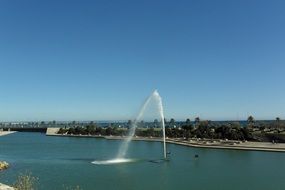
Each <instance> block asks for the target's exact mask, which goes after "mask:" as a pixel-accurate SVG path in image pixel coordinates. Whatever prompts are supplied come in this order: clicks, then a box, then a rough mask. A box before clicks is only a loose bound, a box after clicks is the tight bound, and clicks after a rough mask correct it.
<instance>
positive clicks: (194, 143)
mask: <svg viewBox="0 0 285 190" xmlns="http://www.w3.org/2000/svg"><path fill="white" fill-rule="evenodd" d="M46 135H47V136H58V137H79V138H104V139H107V140H124V139H126V137H120V136H101V135H67V134H66V135H62V134H55V133H53V134H51V133H47V134H46ZM132 140H133V141H152V142H162V139H160V138H151V137H133V138H132ZM166 143H169V144H176V145H181V146H188V147H194V148H211V149H230V150H244V151H267V152H285V143H278V144H273V143H270V142H251V141H245V142H242V141H237V140H218V139H216V140H200V139H190V140H185V139H179V138H177V139H173V138H172V139H170V138H168V139H166Z"/></svg>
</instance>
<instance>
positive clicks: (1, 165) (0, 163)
mask: <svg viewBox="0 0 285 190" xmlns="http://www.w3.org/2000/svg"><path fill="white" fill-rule="evenodd" d="M8 167H9V164H8V163H7V162H5V161H0V171H1V170H5V169H7V168H8Z"/></svg>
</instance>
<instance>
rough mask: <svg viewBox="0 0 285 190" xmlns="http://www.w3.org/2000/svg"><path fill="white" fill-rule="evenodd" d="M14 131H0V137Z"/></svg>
mask: <svg viewBox="0 0 285 190" xmlns="http://www.w3.org/2000/svg"><path fill="white" fill-rule="evenodd" d="M13 133H16V131H0V137H1V136H5V135H10V134H13Z"/></svg>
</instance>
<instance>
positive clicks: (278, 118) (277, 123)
mask: <svg viewBox="0 0 285 190" xmlns="http://www.w3.org/2000/svg"><path fill="white" fill-rule="evenodd" d="M275 121H276V128H277V129H278V128H279V126H280V117H276V120H275Z"/></svg>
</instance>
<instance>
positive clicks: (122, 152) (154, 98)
mask: <svg viewBox="0 0 285 190" xmlns="http://www.w3.org/2000/svg"><path fill="white" fill-rule="evenodd" d="M151 102H155V104H156V109H157V111H158V113H159V117H160V119H161V127H162V133H163V158H164V159H167V153H166V142H165V122H164V112H163V105H162V99H161V97H160V95H159V93H158V91H157V90H155V91H154V92H153V93H152V94H151V95H150V96H149V97H148V98H147V99H146V101H145V103H144V104H143V106H142V108H141V109H140V112H139V114H138V115H137V117H136V118H135V120H133V122H132V124H131V127H130V130H129V134H128V136H127V138H126V139H125V140H124V141H123V142H122V145H121V146H120V148H119V151H118V154H117V156H116V159H113V160H106V161H94V162H92V163H93V164H118V163H125V162H131V161H132V159H126V158H125V157H126V153H127V151H128V148H129V144H130V141H131V140H132V138H133V136H134V135H135V131H136V128H137V126H138V125H137V124H138V122H139V121H141V119H142V117H143V116H144V113H145V110H146V108H147V107H148V106H149V104H150V103H151Z"/></svg>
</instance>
